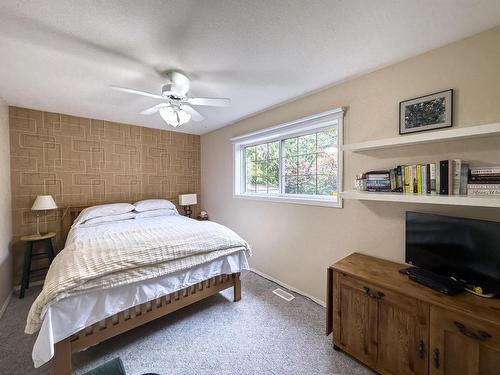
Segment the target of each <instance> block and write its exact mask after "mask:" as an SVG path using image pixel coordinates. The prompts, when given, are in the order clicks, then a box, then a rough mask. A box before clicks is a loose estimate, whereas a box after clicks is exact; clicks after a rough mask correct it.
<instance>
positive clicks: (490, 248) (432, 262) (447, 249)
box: [406, 212, 500, 296]
mask: <svg viewBox="0 0 500 375" xmlns="http://www.w3.org/2000/svg"><path fill="white" fill-rule="evenodd" d="M406 262H407V263H409V264H411V265H414V266H417V267H421V268H424V269H428V270H430V271H433V272H435V273H438V274H441V275H444V276H447V277H455V278H456V279H459V280H463V281H465V282H468V283H471V284H474V285H479V286H482V287H483V288H486V289H488V291H490V292H492V293H494V294H496V295H497V296H498V295H500V222H495V221H486V220H474V219H465V218H459V217H450V216H442V215H434V214H426V213H419V212H406Z"/></svg>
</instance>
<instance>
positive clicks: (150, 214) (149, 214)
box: [135, 208, 179, 219]
mask: <svg viewBox="0 0 500 375" xmlns="http://www.w3.org/2000/svg"><path fill="white" fill-rule="evenodd" d="M170 215H179V213H178V212H177V210H171V209H169V208H162V209H160V210H149V211H144V212H137V213H136V214H135V218H136V219H143V218H146V217H155V216H170Z"/></svg>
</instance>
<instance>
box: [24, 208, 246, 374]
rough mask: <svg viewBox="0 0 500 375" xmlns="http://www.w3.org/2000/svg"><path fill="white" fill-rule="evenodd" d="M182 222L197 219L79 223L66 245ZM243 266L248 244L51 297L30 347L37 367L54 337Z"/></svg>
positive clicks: (47, 356)
mask: <svg viewBox="0 0 500 375" xmlns="http://www.w3.org/2000/svg"><path fill="white" fill-rule="evenodd" d="M181 224H182V225H184V226H186V225H187V226H189V225H195V226H196V225H198V224H199V222H196V221H194V220H192V219H188V218H185V217H182V216H165V217H155V218H146V219H139V220H136V219H133V220H126V221H122V222H114V223H109V224H108V223H106V224H103V225H98V226H93V227H77V228H73V229H72V230H71V231H70V233H69V235H68V239H67V241H66V247H65V248H67V247H68V246H69V245H71V244H74V243H77V242H80V241H84V240H86V239H89V238H96V237H101V236H104V237H106V236H107V235H108V234H116V233H121V232H124V231H127V230H131V229H135V230H140V229H141V228H149V229H150V228H152V227H163V228H168V227H176V226H179V225H181ZM247 269H249V266H248V261H247V258H246V250H245V249H238V250H237V251H235V252H232V253H230V254H223V255H221V256H220V257H218V258H216V259H211V260H209V261H207V262H204V263H202V264H198V265H196V266H193V267H190V268H188V269H181V270H177V271H175V272H172V273H169V274H164V275H162V276H159V277H155V278H151V279H147V280H141V281H136V282H133V283H131V284H127V285H120V286H115V287H112V288H107V289H94V290H89V291H86V292H85V293H79V294H76V295H73V296H67V297H65V298H62V299H60V300H58V301H55V302H53V303H51V304H49V305H48V306H47V308H46V312H45V314H44V317H43V323H42V326H41V329H40V332H39V334H38V337H37V340H36V343H35V346H34V348H33V353H32V357H33V362H34V364H35V367H39V366H41V365H42V364H44V363H46V362H47V361H49V360H50V359H51V358H52V357H53V355H54V344H55V343H56V342H58V341H60V340H62V339H64V338H67V337H69V336H71V335H72V334H74V333H76V332H78V331H79V330H81V329H83V328H84V327H87V326H89V325H91V324H94V323H97V322H99V321H101V320H103V319H105V318H107V317H109V316H112V315H114V314H116V313H117V312H119V311H122V310H124V309H127V308H130V307H132V306H136V305H138V304H141V303H145V302H147V301H149V300H152V299H155V298H159V297H161V296H163V295H166V294H169V293H172V292H175V291H177V290H180V289H183V288H186V287H188V286H191V285H194V284H196V283H198V282H200V281H202V280H205V279H207V278H210V277H213V276H217V275H221V274H230V273H234V272H241V271H243V270H247Z"/></svg>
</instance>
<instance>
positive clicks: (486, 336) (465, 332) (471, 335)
mask: <svg viewBox="0 0 500 375" xmlns="http://www.w3.org/2000/svg"><path fill="white" fill-rule="evenodd" d="M454 323H455V326H456V327H457V328H458V330H459V331H460V333H461V334H462V335H464V336H467V337H469V338H471V339H474V340H478V341H486V340H487V339H489V338H491V335H490V334H489V333H488V332H484V331H477V333H475V332H473V331H470V330H469V329H467V327H466V326H465V325H464V324H462V323H460V322H454Z"/></svg>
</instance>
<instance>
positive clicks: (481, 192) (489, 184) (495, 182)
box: [467, 166, 500, 197]
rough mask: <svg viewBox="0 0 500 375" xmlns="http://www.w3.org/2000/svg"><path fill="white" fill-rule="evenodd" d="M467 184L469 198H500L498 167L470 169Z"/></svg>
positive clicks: (499, 172) (499, 170) (499, 171)
mask: <svg viewBox="0 0 500 375" xmlns="http://www.w3.org/2000/svg"><path fill="white" fill-rule="evenodd" d="M468 182H469V184H468V185H467V195H469V196H478V197H481V196H489V197H492V196H494V197H500V166H498V167H478V168H471V169H470V171H469V181H468Z"/></svg>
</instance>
